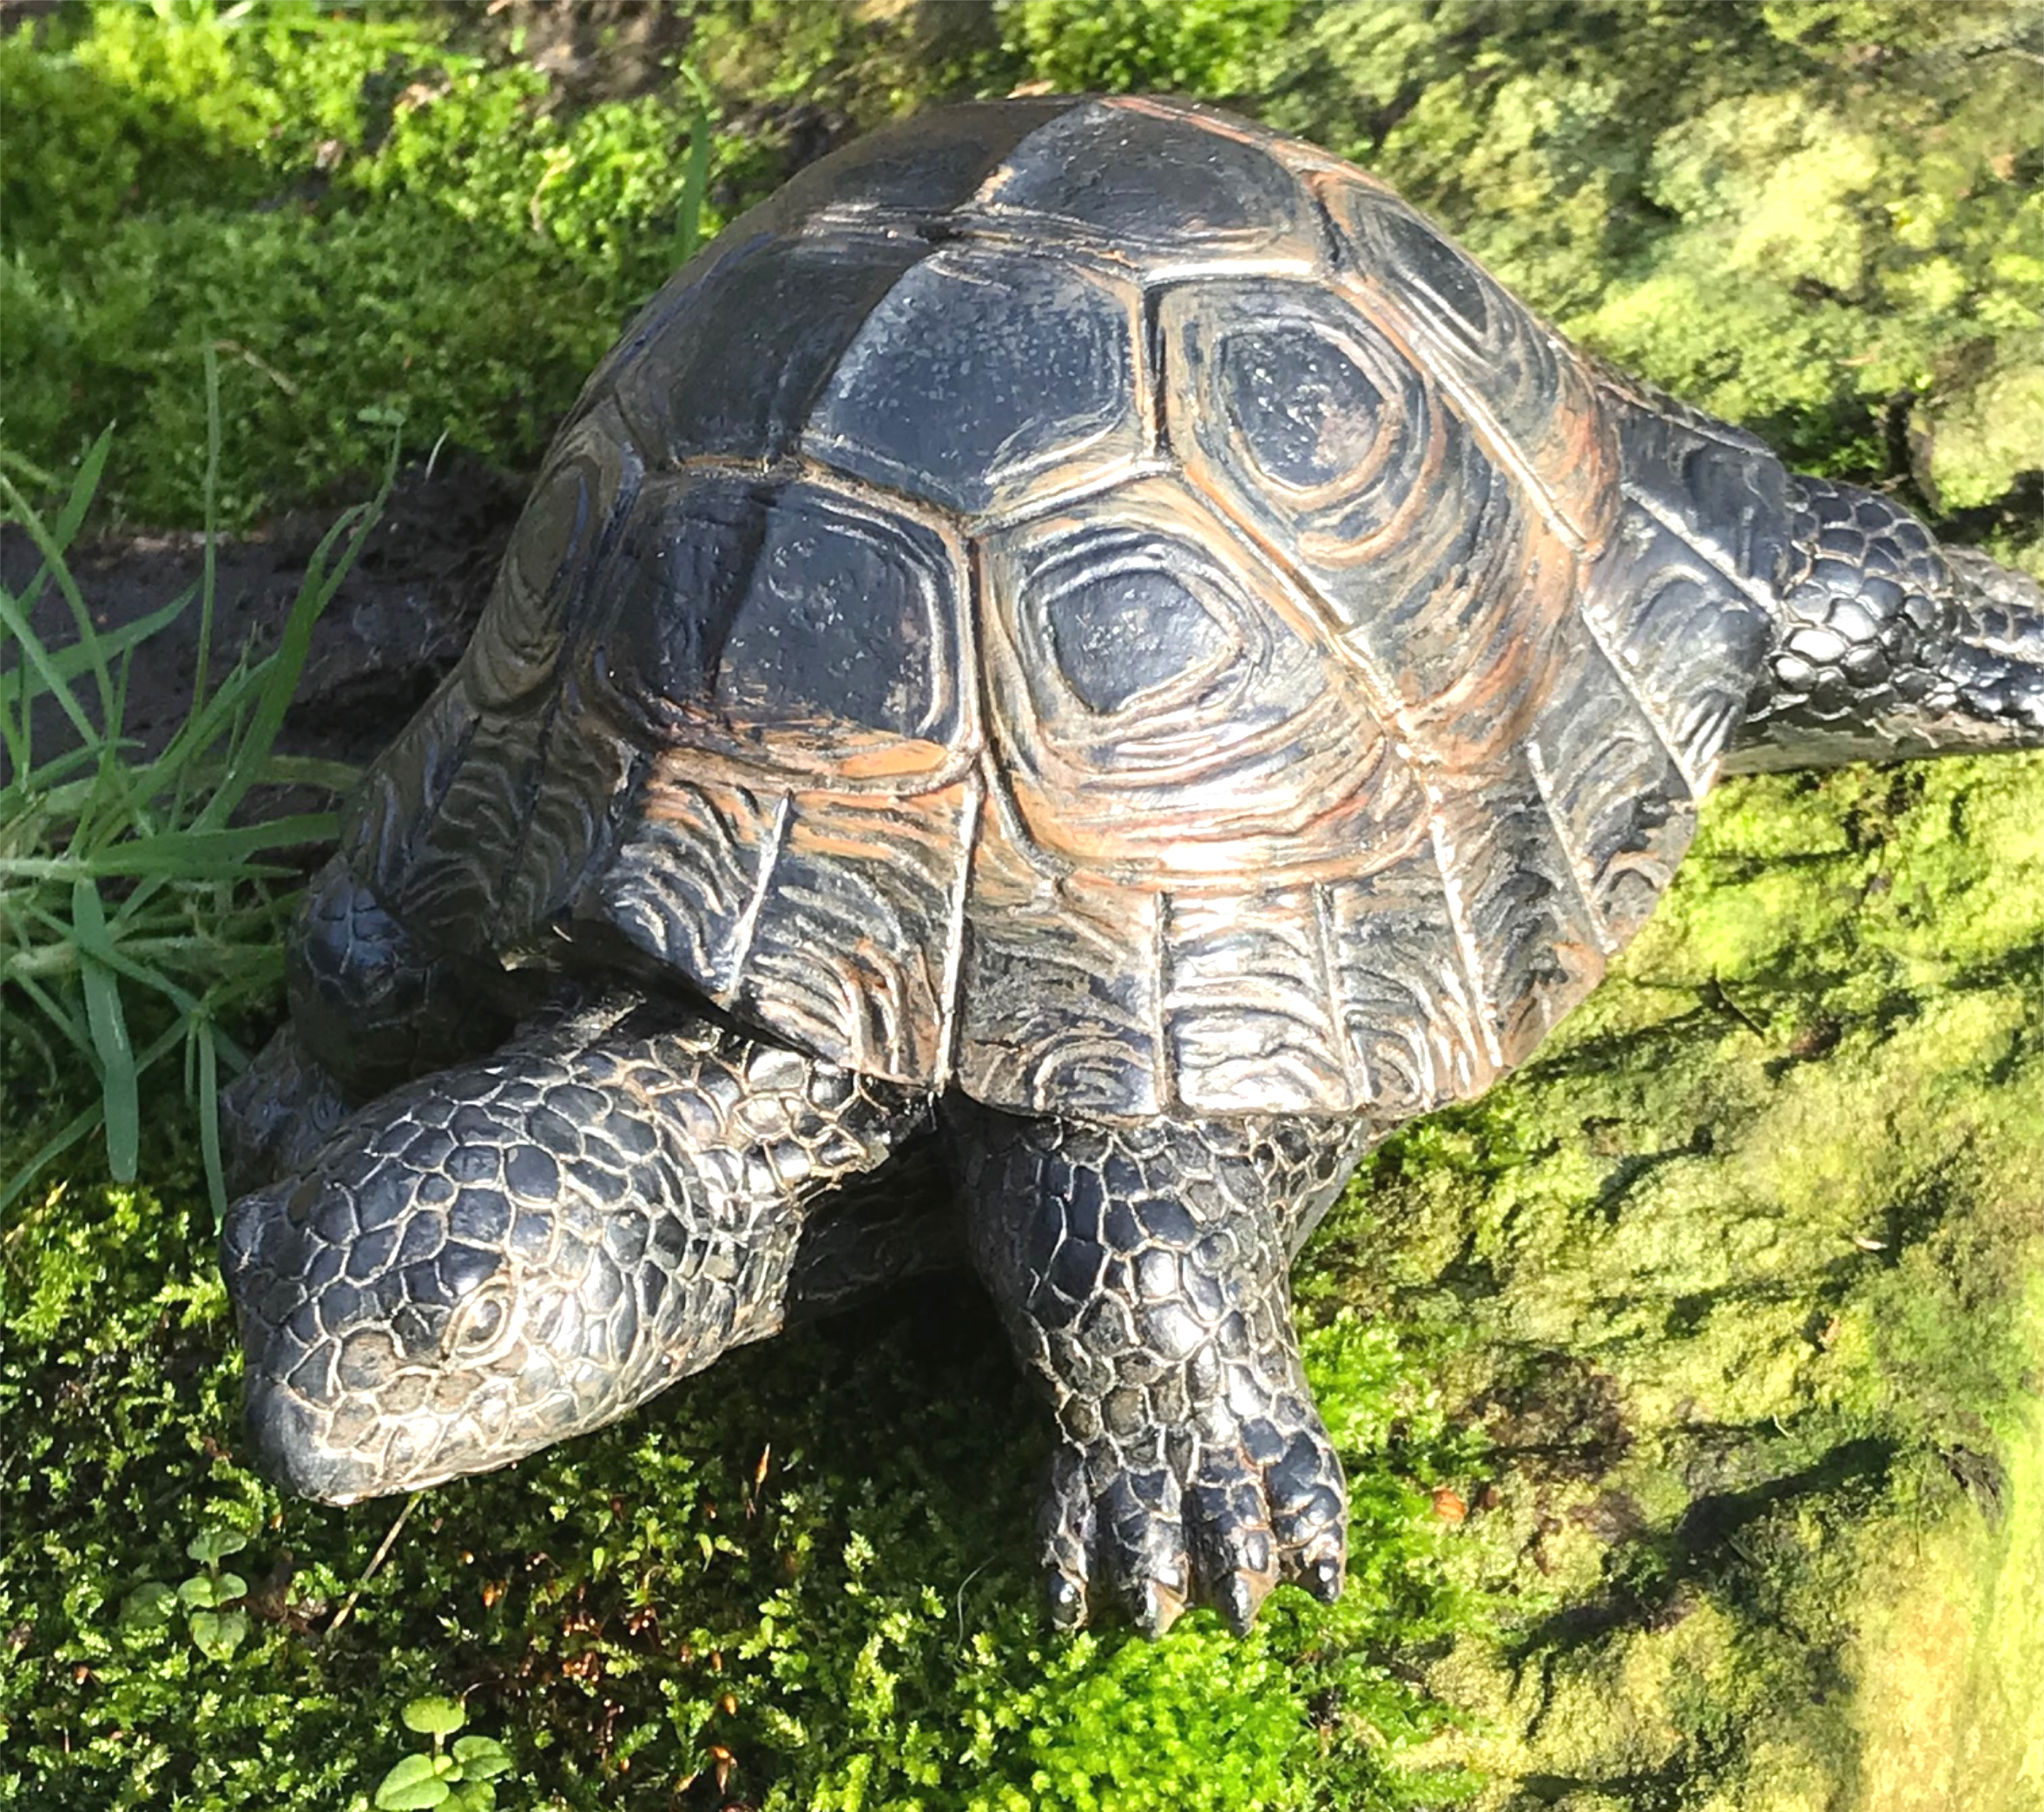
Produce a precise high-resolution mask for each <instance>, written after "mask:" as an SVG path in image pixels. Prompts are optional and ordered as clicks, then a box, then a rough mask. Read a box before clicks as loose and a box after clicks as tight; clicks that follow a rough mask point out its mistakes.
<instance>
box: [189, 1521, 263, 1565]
mask: <svg viewBox="0 0 2044 1812" xmlns="http://www.w3.org/2000/svg"><path fill="white" fill-rule="evenodd" d="M247 1545H248V1538H247V1536H246V1535H244V1534H242V1533H241V1531H240V1530H239V1529H222V1528H219V1527H214V1528H210V1529H201V1530H200V1532H198V1533H197V1534H196V1535H195V1536H194V1537H193V1538H192V1539H190V1540H189V1541H188V1542H187V1543H186V1544H185V1552H186V1553H188V1554H189V1555H190V1556H191V1557H192V1558H193V1559H195V1560H196V1561H197V1562H198V1563H199V1565H201V1566H211V1565H213V1563H214V1561H216V1560H223V1559H225V1558H227V1556H228V1555H229V1554H239V1553H240V1552H241V1550H242V1549H243V1548H245V1547H247Z"/></svg>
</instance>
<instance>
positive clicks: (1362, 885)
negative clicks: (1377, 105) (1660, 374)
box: [351, 98, 1784, 1122]
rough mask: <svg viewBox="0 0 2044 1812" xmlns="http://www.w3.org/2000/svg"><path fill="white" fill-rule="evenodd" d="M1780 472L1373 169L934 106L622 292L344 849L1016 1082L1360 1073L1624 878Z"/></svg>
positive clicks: (1734, 669)
mask: <svg viewBox="0 0 2044 1812" xmlns="http://www.w3.org/2000/svg"><path fill="white" fill-rule="evenodd" d="M1699 522H1700V523H1702V524H1704V530H1701V531H1699V530H1698V528H1697V527H1696V524H1698V523H1699ZM1783 527H1784V509H1783V504H1782V498H1781V481H1780V476H1779V468H1778V467H1777V465H1775V464H1774V462H1773V461H1772V460H1771V459H1770V458H1768V457H1767V455H1766V454H1765V452H1764V449H1761V448H1760V447H1759V445H1758V444H1757V443H1756V442H1751V441H1748V440H1747V439H1746V438H1744V437H1743V436H1740V435H1737V433H1735V432H1731V431H1727V430H1725V429H1723V428H1722V427H1719V426H1718V425H1715V424H1710V423H1707V422H1705V421H1704V418H1700V417H1694V416H1692V415H1690V414H1688V413H1687V412H1678V411H1676V410H1674V409H1672V408H1671V406H1669V405H1666V404H1665V399H1659V398H1658V397H1654V396H1652V395H1651V394H1649V393H1646V392H1642V391H1640V390H1638V389H1637V388H1626V387H1622V386H1621V385H1619V383H1618V382H1617V381H1616V380H1614V379H1611V378H1609V377H1608V376H1607V375H1606V373H1604V372H1601V371H1600V370H1599V369H1598V368H1596V367H1594V366H1592V364H1591V363H1590V362H1589V361H1588V360H1586V359H1585V358H1583V357H1582V356H1581V355H1580V354H1579V353H1576V352H1575V351H1573V349H1572V348H1571V347H1569V346H1567V345H1566V342H1564V341H1563V340H1562V339H1560V338H1559V336H1558V335H1557V334H1556V333H1554V332H1553V330H1552V329H1551V328H1549V327H1548V326H1546V325H1545V324H1544V323H1542V322H1541V321H1540V320H1538V319H1536V318H1535V317H1534V316H1533V315H1532V314H1531V313H1528V312H1527V311H1526V309H1525V308H1523V307H1522V306H1520V305H1519V304H1518V303H1517V302H1516V301H1514V300H1513V299H1512V298H1511V297H1510V296H1509V295H1508V294H1507V293H1506V292H1505V291H1504V290H1503V289H1502V288H1501V287H1500V286H1499V285H1498V284H1497V283H1496V282H1495V281H1494V280H1493V279H1492V278H1491V277H1490V276H1488V275H1487V273H1485V272H1484V271H1483V270H1482V269H1481V268H1480V267H1479V266H1477V265H1476V264H1475V263H1474V261H1472V260H1470V259H1469V258H1468V257H1467V255H1465V254H1463V253H1462V252H1460V250H1458V249H1457V248H1456V247H1454V245H1453V244H1451V243H1450V242H1449V241H1447V239H1446V238H1444V237H1443V236H1442V235H1441V233H1440V232H1439V231H1438V229H1436V228H1435V227H1433V226H1431V225H1430V224H1429V223H1428V221H1426V220H1425V219H1424V218H1422V217H1421V215H1420V214H1417V213H1415V212H1414V210H1413V209H1412V208H1409V207H1408V206H1407V205H1406V204H1405V203H1403V202H1402V201H1400V200H1399V199H1398V197H1397V196H1396V195H1395V194H1393V193H1392V192H1391V191H1390V190H1388V188H1385V187H1384V186H1383V185H1382V184H1381V183H1380V182H1378V181H1375V179H1374V178H1372V177H1370V176H1369V175H1366V174H1364V173H1363V172H1362V171H1361V170H1358V169H1355V168H1352V167H1350V166H1348V165H1346V164H1342V163H1341V162H1338V161H1335V160H1333V159H1331V158H1329V156H1328V155H1326V154H1325V153H1322V152H1320V151H1317V150H1315V149H1314V148H1312V147H1310V146H1308V145H1305V144H1303V143H1301V142H1296V141H1294V140H1289V139H1286V138H1282V137H1280V136H1277V135H1273V134H1271V133H1269V132H1266V131H1263V130H1261V129H1259V128H1255V127H1252V126H1249V125H1246V124H1244V123H1243V122H1238V121H1235V120H1232V119H1230V118H1228V117H1226V116H1224V115H1219V114H1216V113H1213V112H1210V111H1207V110H1204V109H1197V108H1194V107H1190V106H1187V105H1183V104H1179V103H1176V102H1162V101H1155V100H1144V99H1132V98H1121V99H1109V100H1098V99H1095V100H1079V101H1071V100H1044V101H1029V102H1005V103H998V102H997V103H987V104H982V105H976V106H971V107H966V108H960V109H951V110H948V111H946V112H942V113H939V114H934V115H927V116H926V117H924V118H921V119H917V120H913V121H910V122H907V123H906V124H903V125H900V126H898V127H895V128H891V129H888V130H885V131H882V132H879V133H876V134H874V135H872V136H870V137H868V138H867V139H865V140H863V141H860V142H858V143H855V144H854V145H852V146H851V147H849V148H847V149H846V150H843V151H841V152H840V153H838V154H837V155H834V156H832V157H829V158H827V159H826V160H824V161H822V162H821V163H819V164H817V165H815V166H814V167H813V168H810V169H808V171H806V172H805V173H804V174H803V175H801V176H800V177H799V178H797V179H796V180H795V181H794V182H792V183H791V184H789V185H788V187H787V188H785V189H783V190H782V191H781V193H780V194H777V195H776V196H775V197H774V198H773V199H772V200H770V201H768V202H767V203H766V204H765V205H763V206H762V207H761V208H757V209H755V211H754V212H752V213H750V214H747V215H746V216H745V217H744V218H742V220H740V221H737V222H736V223H735V225H734V226H732V227H730V228H729V230H728V231H727V232H726V233H724V234H722V236H721V237H720V238H719V239H718V240H717V241H715V243H714V244H713V245H712V246H710V247H709V248H708V249H707V250H705V251H704V252H703V253H702V254H701V255H700V256H698V257H697V258H696V259H695V260H693V261H692V262H690V263H689V265H688V266H687V267H685V268H683V269H682V271H681V272H679V273H677V274H676V276H675V277H674V279H673V280H671V281H670V282H669V284H668V285H667V286H666V287H664V288H663V290H662V291H661V292H660V293H659V294H658V295H657V296H656V298H655V299H654V300H653V301H652V303H651V304H650V305H649V306H648V307H647V308H646V309H645V310H644V312H643V313H642V314H641V315H640V316H639V317H638V319H637V320H636V321H635V322H634V323H633V324H632V325H631V326H630V328H629V329H628V331H627V332H626V333H625V334H624V337H623V339H622V341H621V342H620V343H619V344H618V346H616V349H615V350H614V351H613V352H612V353H611V354H610V357H609V358H608V359H607V360H606V361H605V362H604V364H603V366H602V367H601V368H600V369H599V370H598V371H597V372H596V374H595V375H594V376H593V377H592V378H591V379H590V383H589V385H588V386H587V388H586V389H585V390H584V392H583V395H582V398H581V399H580V401H579V403H578V404H577V407H576V409H575V411H574V412H573V414H572V416H571V417H570V419H569V421H568V423H567V424H566V425H565V426H564V429H563V430H562V432H561V434H560V436H559V438H558V439H557V442H556V444H555V446H554V448H553V450H552V451H551V454H550V456H549V459H548V462H547V465H546V467H545V470H544V474H543V476H542V478H541V480H540V482H539V484H538V485H537V489H536V491H535V492H534V495H533V497H532V499H531V503H530V504H529V506H528V508H527V510H526V512H525V515H524V518H523V520H522V522H521V524H520V525H519V528H518V533H517V536H516V538H515V540H514V543H513V544H512V547H511V551H510V553H509V555H508V557H507V559H506V562H505V564H504V570H503V572H502V575H501V577H500V578H499V581H498V589H497V591H496V592H495V594H494V596H493V598H492V601H491V605H490V607H489V609H488V611H487V613H486V615H485V620H484V622H483V623H482V625H481V627H480V629H479V630H478V634H477V636H476V639H475V641H474V643H473V645H472V646H471V649H470V650H469V652H468V654H467V655H466V656H465V659H464V661H463V662H462V663H461V665H460V666H459V668H458V669H457V671H456V672H455V674H454V675H452V677H451V678H450V680H449V682H447V684H446V685H445V687H444V688H443V689H442V690H441V691H440V692H439V693H438V695H436V697H435V699H434V700H433V701H432V702H431V703H430V704H429V706H428V707H427V708H426V709H425V712H423V713H422V714H421V716H420V718H419V721H418V722H416V723H415V724H414V725H413V727H412V729H411V730H410V731H409V732H408V733H407V734H406V736H405V738H403V739H402V740H401V741H400V742H399V744H398V745H397V747H396V748H393V749H392V751H391V753H390V754H388V755H386V757H385V759H384V760H383V761H382V762H381V763H380V764H379V767H378V768H377V769H376V771H375V773H374V774H373V781H372V785H371V786H370V787H369V788H368V789H367V791H366V795H365V799H364V803H363V804H362V806H361V807H359V809H358V811H357V814H356V815H355V819H354V821H353V827H352V830H351V837H352V840H353V852H354V854H353V860H354V862H355V866H356V867H357V871H358V873H361V874H362V875H363V876H364V878H365V879H366V880H368V882H369V884H370V885H371V886H373V888H374V889H375V891H376V893H378V895H379V897H380V898H381V899H382V900H383V901H384V903H385V905H386V906H387V907H388V908H389V909H390V910H391V911H392V912H393V913H396V914H397V915H398V916H399V918H401V919H403V920H405V922H406V924H407V926H409V927H410V928H411V929H412V930H413V931H414V932H418V933H419V934H421V935H422V936H424V937H425V938H426V939H430V940H433V941H437V942H438V943H440V944H442V945H445V946H452V947H458V948H471V949H472V948H473V947H475V946H476V945H477V944H478V942H480V943H483V944H486V945H487V946H490V947H491V949H492V950H493V951H495V952H497V953H498V955H499V956H500V957H501V958H502V959H504V960H506V961H507V962H513V963H515V962H520V961H530V960H534V959H543V958H544V953H545V952H546V951H547V950H548V949H550V948H554V947H557V944H558V940H559V939H561V938H562V937H564V936H565V937H566V938H567V939H570V942H575V943H581V942H589V943H590V944H591V945H592V946H594V947H599V948H601V947H608V948H610V949H613V950H615V949H618V948H620V947H621V946H620V945H619V943H618V940H619V939H622V946H623V947H627V948H628V949H629V952H630V953H631V959H632V960H634V961H636V962H639V963H641V964H643V965H650V966H652V967H655V968H656V969H657V970H659V971H661V972H666V973H668V974H669V975H671V976H673V977H675V978H678V979H680V980H681V981H682V982H683V983H685V984H686V985H689V986H690V987H691V988H693V989H694V990H696V991H699V992H701V993H702V995H705V996H707V997H708V998H709V999H711V1000H713V1001H715V1002H716V1003H718V1004H719V1005H722V1007H724V1008H725V1009H727V1010H728V1011H730V1012H731V1013H733V1014H734V1015H735V1016H737V1017H738V1018H742V1019H743V1020H746V1021H748V1022H752V1023H755V1024H757V1025H762V1026H764V1027H766V1028H768V1029H769V1030H771V1031H774V1032H775V1033H777V1034H779V1035H780V1036H781V1037H783V1038H788V1039H789V1040H792V1041H793V1042H795V1044H799V1045H801V1046H803V1047H806V1048H807V1049H808V1050H810V1051H814V1052H815V1053H818V1054H820V1055H821V1056H823V1057H826V1058H830V1059H833V1060H834V1061H837V1062H839V1063H841V1064H846V1065H847V1066H851V1067H854V1068H856V1069H858V1070H860V1071H867V1072H871V1073H874V1074H876V1075H880V1076H884V1077H891V1078H893V1079H896V1080H900V1081H904V1082H908V1083H914V1084H929V1085H933V1086H952V1087H956V1088H959V1089H961V1090H964V1091H966V1093H967V1094H969V1095H971V1096H973V1097H976V1098H977V1099H979V1100H980V1101H982V1102H985V1103H986V1104H990V1105H992V1106H995V1107H999V1108H1003V1109H1006V1110H1012V1111H1017V1112H1023V1113H1038V1114H1040V1113H1051V1112H1055V1113H1058V1114H1061V1115H1066V1116H1071V1117H1095V1118H1105V1119H1116V1118H1121V1117H1142V1116H1148V1115H1151V1114H1156V1113H1159V1112H1164V1113H1170V1112H1174V1111H1184V1112H1197V1113H1201V1114H1226V1113H1237V1112H1302V1111H1303V1112H1335V1113H1346V1112H1352V1111H1361V1112H1363V1113H1365V1114H1369V1115H1374V1116H1376V1117H1381V1118H1382V1119H1383V1120H1385V1121H1386V1122H1389V1121H1392V1120H1395V1119H1400V1118H1403V1117H1407V1116H1408V1115H1410V1114H1413V1113H1416V1112H1420V1111H1423V1110H1426V1109H1428V1108H1430V1107H1433V1106H1435V1105H1437V1104H1441V1103H1442V1102H1445V1101H1447V1100H1451V1099H1454V1098H1457V1097H1464V1096H1468V1095H1471V1094H1474V1093H1476V1092H1478V1091H1480V1090H1481V1089H1482V1088H1484V1087H1485V1086H1486V1085H1487V1084H1488V1083H1489V1082H1490V1081H1491V1080H1492V1079H1493V1077H1495V1076H1496V1075H1497V1074H1498V1073H1499V1072H1500V1071H1502V1070H1504V1069H1507V1068H1508V1067H1509V1066H1511V1065H1512V1064H1514V1063H1516V1062H1517V1061H1519V1060H1520V1058H1522V1057H1524V1056H1525V1055H1526V1053H1527V1052H1528V1051H1531V1049H1532V1048H1533V1045H1534V1044H1537V1043H1538V1042H1539V1040H1540V1038H1542V1037H1543V1036H1544V1035H1545V1033H1546V1031H1547V1030H1548V1029H1549V1027H1550V1026H1551V1025H1553V1023H1554V1022H1555V1021H1556V1020H1557V1019H1558V1018H1559V1017H1560V1016H1561V1015H1562V1014H1563V1013H1564V1012H1566V1011H1567V1010H1568V1009H1569V1008H1570V1007H1571V1006H1572V1005H1574V1004H1575V1003H1576V1002H1577V1001H1578V1000H1579V998H1581V997H1582V996H1583V995H1584V994H1585V993H1586V992H1588V991H1589V990H1590V988H1591V987H1592V985H1594V984H1595V983H1596V981H1597V979H1598V978H1599V976H1600V974H1601V973H1602V971H1603V968H1604V966H1605V964H1606V959H1607V958H1608V957H1609V956H1610V954H1611V953H1612V952H1613V951H1615V950H1616V949H1617V948H1618V947H1619V946H1620V945H1621V944H1622V943H1623V942H1624V941H1625V939H1626V938H1627V937H1628V936H1629V935H1630V934H1631V933H1632V931H1633V930H1634V929H1635V928H1636V927H1637V926H1638V925H1639V923H1640V922H1641V920H1642V919H1644V918H1645V915H1646V913H1648V912H1649V910H1650V909H1651V908H1652V906H1653V904H1654V902H1655V899H1656V898H1657V897H1658V894H1659V892H1660V890H1661V888H1662V887H1663V886H1664V885H1665V883H1666V881H1667V880H1668V877H1669V875H1670V874H1671V872H1672V870H1673V869H1674V867H1675V865H1676V863H1677V862H1678V860H1679V859H1680V857H1681V855H1682V853H1683V851H1684V849H1685V847H1686V845H1687V843H1688V841H1689V838H1690V835H1691V827H1692V824H1693V818H1694V813H1693V802H1694V801H1695V800H1696V799H1697V798H1698V796H1699V795H1700V794H1701V793H1702V792H1703V791H1704V788H1705V787H1707V786H1708V784H1709V782H1710V781H1711V777H1712V775H1713V774H1714V772H1715V768H1716V764H1717V761H1718V755H1719V753H1720V750H1721V749H1722V748H1723V746H1724V741H1725V740H1726V738H1727V736H1728V735H1730V734H1731V730H1732V729H1733V728H1735V727H1736V725H1737V722H1739V719H1740V715H1741V712H1742V710H1743V708H1744V699H1745V696H1746V694H1747V690H1748V688H1749V686H1750V684H1751V678H1752V675H1753V674H1754V673H1755V671H1756V670H1757V667H1758V664H1759V662H1760V657H1761V649H1762V647H1763V645H1764V617H1763V613H1762V610H1761V608H1760V606H1759V603H1757V599H1758V597H1759V596H1761V595H1762V592H1763V590H1764V586H1765V585H1766V583H1769V579H1770V570H1771V567H1772V566H1773V565H1774V564H1777V563H1778V561H1779V557H1780V551H1779V550H1780V540H1781V536H1782V533H1783Z"/></svg>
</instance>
